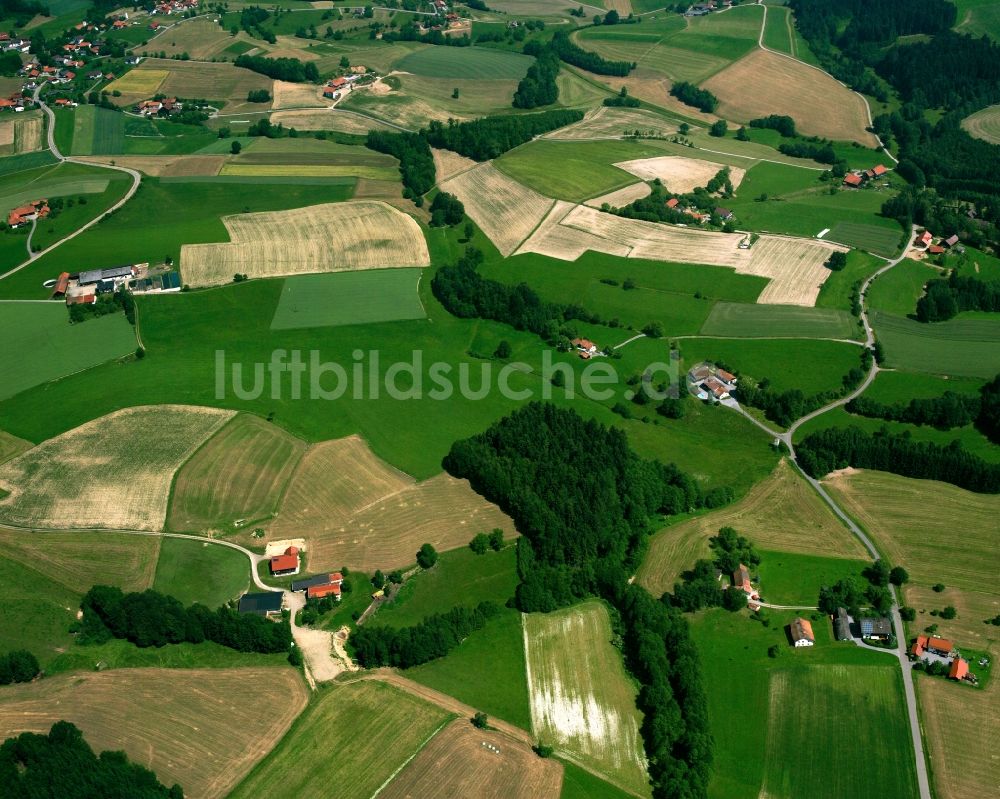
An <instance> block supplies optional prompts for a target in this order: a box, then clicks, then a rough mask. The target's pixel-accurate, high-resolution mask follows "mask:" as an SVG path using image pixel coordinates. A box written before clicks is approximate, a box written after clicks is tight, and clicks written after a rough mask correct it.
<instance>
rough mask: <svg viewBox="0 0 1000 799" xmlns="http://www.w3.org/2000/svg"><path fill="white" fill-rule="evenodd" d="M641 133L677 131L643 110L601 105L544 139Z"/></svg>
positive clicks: (603, 136) (658, 116)
mask: <svg viewBox="0 0 1000 799" xmlns="http://www.w3.org/2000/svg"><path fill="white" fill-rule="evenodd" d="M636 130H639V131H642V132H643V133H648V134H652V135H655V136H668V135H670V134H671V133H676V132H677V125H676V124H674V122H673V121H672V120H670V119H667V118H666V117H664V116H661V115H660V114H657V113H654V112H653V111H648V110H646V109H644V108H608V107H605V106H600V107H598V108H596V109H592V110H590V111H588V112H587V114H586V116H585V117H584V118H583V119H582V120H580V121H579V122H574V123H573V124H572V125H567V126H566V127H564V128H557V129H556V130H553V131H552V132H550V133H546V134H545V135H544V136H543V138H545V139H561V140H573V139H600V138H619V137H621V136H623V135H625V133H626V132H628V131H636Z"/></svg>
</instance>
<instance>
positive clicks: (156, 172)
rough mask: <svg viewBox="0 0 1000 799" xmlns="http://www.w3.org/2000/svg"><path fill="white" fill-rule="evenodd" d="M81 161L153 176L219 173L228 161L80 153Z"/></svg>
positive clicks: (213, 157) (221, 158) (222, 158)
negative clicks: (133, 170) (112, 165)
mask: <svg viewBox="0 0 1000 799" xmlns="http://www.w3.org/2000/svg"><path fill="white" fill-rule="evenodd" d="M74 158H75V159H77V160H80V161H89V162H90V163H94V164H108V163H111V162H112V161H114V162H115V164H116V165H117V166H125V167H128V168H129V169H138V170H139V171H140V172H144V173H145V174H147V175H152V176H153V177H180V176H191V175H206V176H210V175H218V174H219V170H220V169H222V165H223V164H225V163H226V156H224V155H79V156H74Z"/></svg>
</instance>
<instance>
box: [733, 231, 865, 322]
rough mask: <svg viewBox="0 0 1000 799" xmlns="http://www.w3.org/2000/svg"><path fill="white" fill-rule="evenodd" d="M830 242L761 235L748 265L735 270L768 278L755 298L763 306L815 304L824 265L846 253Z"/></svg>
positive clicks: (826, 272) (827, 273)
mask: <svg viewBox="0 0 1000 799" xmlns="http://www.w3.org/2000/svg"><path fill="white" fill-rule="evenodd" d="M848 249H849V248H848V247H843V246H841V245H839V244H834V243H833V242H828V241H820V240H819V239H791V238H783V237H781V236H761V237H760V239H759V240H758V241H757V243H756V244H754V245H753V248H752V249H751V251H750V252H751V253H752V254H753V257H752V258H751V259H750V263H749V264H748V265H746V266H744V267H741V268H739V269H737V270H736V271H737V272H741V273H743V274H748V275H760V276H761V277H768V278H771V282H770V283H768V284H767V285H766V286H765V287H764V290H763V291H762V292H761V293H760V296H759V297H758V298H757V302H759V303H762V304H764V305H805V306H808V307H811V306H814V305H815V304H816V298H817V297H819V291H820V289H821V288H822V287H823V283H824V281H826V279H827V278H828V277H829V276H830V270H829V269H827V268H826V267H825V266H823V264H824V263H825V262H826V261H827V259H829V257H830V254H831V253H834V252H847V251H848Z"/></svg>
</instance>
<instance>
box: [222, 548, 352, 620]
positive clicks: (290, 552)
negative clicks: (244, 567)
mask: <svg viewBox="0 0 1000 799" xmlns="http://www.w3.org/2000/svg"><path fill="white" fill-rule="evenodd" d="M301 568H302V560H301V553H300V552H299V547H297V546H295V545H291V546H288V547H285V549H284V550H283V551H281V552H279V553H278V554H276V555H272V556H271V557H270V558H269V560H268V571H269V572H270V573H271V576H272V577H288V576H292V575H296V574H298V573H299V571H300V570H301ZM343 584H344V575H343V574H342V573H341V572H327V573H324V574H316V575H313V576H312V577H305V578H303V579H301V580H293V581H292V587H291V590H292V593H301V592H304V593H305V595H306V599H325V598H327V597H330V598H332V599H333V600H334V601H335V602H339V601H340V598H341V593H342V588H341V586H343ZM283 600H284V592H282V591H264V592H261V593H253V594H244V595H243V596H241V597H240V601H239V612H240V613H254V614H256V615H258V616H266V617H271V616H277V615H280V614H281V611H282V610H283V609H284V602H283Z"/></svg>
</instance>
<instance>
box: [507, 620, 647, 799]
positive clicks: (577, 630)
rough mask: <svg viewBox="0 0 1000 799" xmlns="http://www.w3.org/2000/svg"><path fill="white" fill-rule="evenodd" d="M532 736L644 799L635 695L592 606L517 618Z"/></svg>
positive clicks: (606, 622) (607, 625) (605, 626)
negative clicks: (521, 621) (521, 630)
mask: <svg viewBox="0 0 1000 799" xmlns="http://www.w3.org/2000/svg"><path fill="white" fill-rule="evenodd" d="M523 618H524V646H525V656H526V660H527V665H528V691H529V694H530V697H531V724H532V728H533V730H534V732H535V735H536V736H537V737H538V739H539V740H541V741H544V742H545V743H548V744H550V745H552V746H554V747H556V749H557V750H561V751H563V752H566V753H568V754H569V755H570V756H571V758H572V757H578V758H582V759H584V761H585V762H586V763H588V765H590V766H592V767H593V768H594V769H596V770H598V771H600V772H601V773H602V774H604V775H606V776H607V777H608V779H609V780H610V781H611V782H612V783H615V784H618V785H621V786H623V787H626V788H627V789H628V790H630V791H632V792H633V793H636V794H638V795H640V796H648V795H649V793H650V788H649V778H648V775H647V774H646V765H645V755H644V754H643V747H642V738H641V737H640V735H639V725H640V724H641V719H642V717H641V714H640V713H639V711H638V710H637V709H636V707H635V688H634V686H633V684H632V682H631V680H630V678H629V676H628V674H627V673H626V671H625V666H624V664H623V663H622V656H621V653H620V652H619V651H618V650H617V649H615V648H614V647H613V646H612V645H611V637H612V633H611V622H610V619H609V617H608V612H607V609H606V608H605V607H604V605H603V604H601V603H600V602H597V601H591V602H585V603H583V604H581V605H576V606H574V607H571V608H566V609H564V610H559V611H555V612H554V613H529V614H526V615H525V616H524V617H523Z"/></svg>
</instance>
